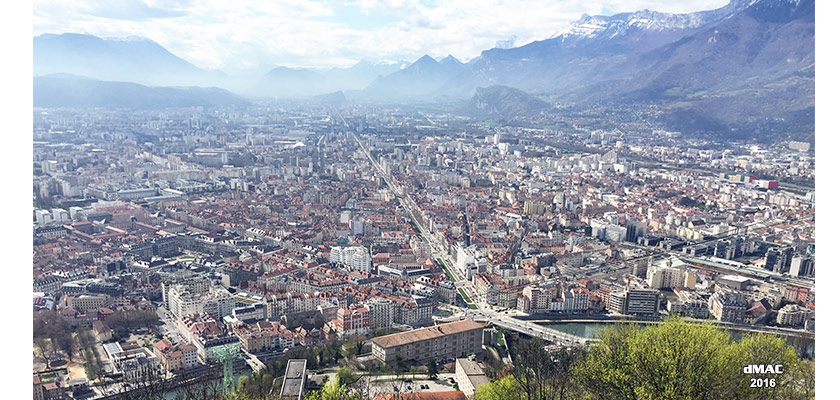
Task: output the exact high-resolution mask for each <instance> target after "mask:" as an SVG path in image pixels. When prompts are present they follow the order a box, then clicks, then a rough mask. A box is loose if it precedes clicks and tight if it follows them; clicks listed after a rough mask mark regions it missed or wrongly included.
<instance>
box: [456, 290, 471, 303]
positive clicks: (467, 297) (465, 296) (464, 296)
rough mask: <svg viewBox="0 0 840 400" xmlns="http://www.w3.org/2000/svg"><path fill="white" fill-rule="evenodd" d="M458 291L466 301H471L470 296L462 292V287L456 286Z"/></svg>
mask: <svg viewBox="0 0 840 400" xmlns="http://www.w3.org/2000/svg"><path fill="white" fill-rule="evenodd" d="M458 293H461V297H463V298H464V301H466V302H467V303H472V300H471V299H470V296H467V294H466V293H464V289H461V288H458Z"/></svg>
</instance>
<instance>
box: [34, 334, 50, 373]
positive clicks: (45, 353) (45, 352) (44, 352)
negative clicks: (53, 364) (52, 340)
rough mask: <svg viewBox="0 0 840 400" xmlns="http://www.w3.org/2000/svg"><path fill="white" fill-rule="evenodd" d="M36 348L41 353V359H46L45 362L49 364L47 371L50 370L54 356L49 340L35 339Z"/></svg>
mask: <svg viewBox="0 0 840 400" xmlns="http://www.w3.org/2000/svg"><path fill="white" fill-rule="evenodd" d="M35 347H37V348H38V352H40V353H41V357H42V358H43V359H44V362H45V363H46V364H47V369H50V356H51V355H52V354H53V352H52V346H50V344H49V343H47V340H46V339H44V338H42V337H36V338H35Z"/></svg>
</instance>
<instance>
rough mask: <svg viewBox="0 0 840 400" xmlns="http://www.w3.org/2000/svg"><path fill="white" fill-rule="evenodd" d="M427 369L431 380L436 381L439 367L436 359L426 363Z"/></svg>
mask: <svg viewBox="0 0 840 400" xmlns="http://www.w3.org/2000/svg"><path fill="white" fill-rule="evenodd" d="M426 368H427V369H428V370H429V379H431V380H435V379H437V377H438V365H437V362H435V360H434V359H430V360H429V362H428V363H426Z"/></svg>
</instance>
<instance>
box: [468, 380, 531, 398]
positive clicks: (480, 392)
mask: <svg viewBox="0 0 840 400" xmlns="http://www.w3.org/2000/svg"><path fill="white" fill-rule="evenodd" d="M524 398H525V397H523V393H522V390H520V388H519V385H518V384H517V383H516V380H515V379H513V375H505V376H504V377H502V378H501V379H497V380H495V381H493V382H490V383H485V384H483V385H480V386H479V387H477V388H475V396H473V400H517V399H524Z"/></svg>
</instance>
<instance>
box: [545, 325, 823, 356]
mask: <svg viewBox="0 0 840 400" xmlns="http://www.w3.org/2000/svg"><path fill="white" fill-rule="evenodd" d="M618 323H620V322H618ZM615 324H616V323H603V322H568V323H562V324H543V325H544V326H546V327H549V328H551V329H556V330H558V331H560V332H565V333H569V334H572V335H575V336H580V337H584V338H587V339H595V338H597V337H598V332H599V331H600V330H601V329H603V328H605V327H607V326H610V325H615ZM641 325H642V327H645V326H646V325H644V324H641ZM729 333H730V335H732V338H733V339H734V340H741V337H742V336H743V335H744V332H741V331H736V330H730V331H729ZM785 338H786V339H787V342H788V344H790V345H795V340H796V338H795V337H794V336H785ZM805 346H806V348H805V354H806V355H807V356H808V357H809V358H813V357H814V350H815V342H814V340H813V339H809V340H807V341H806V344H805Z"/></svg>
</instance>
